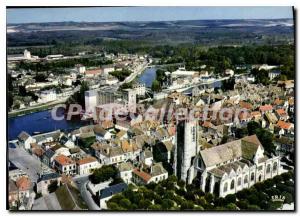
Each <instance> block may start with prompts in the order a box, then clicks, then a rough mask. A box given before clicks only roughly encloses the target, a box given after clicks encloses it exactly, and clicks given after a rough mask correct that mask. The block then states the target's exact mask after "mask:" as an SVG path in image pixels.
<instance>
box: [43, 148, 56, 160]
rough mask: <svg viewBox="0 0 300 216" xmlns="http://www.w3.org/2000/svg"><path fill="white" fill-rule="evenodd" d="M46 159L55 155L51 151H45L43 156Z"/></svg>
mask: <svg viewBox="0 0 300 216" xmlns="http://www.w3.org/2000/svg"><path fill="white" fill-rule="evenodd" d="M44 155H45V156H46V157H47V158H52V157H53V156H54V155H55V152H54V151H53V150H52V149H47V151H46V152H45V154H44Z"/></svg>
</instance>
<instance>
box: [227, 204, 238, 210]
mask: <svg viewBox="0 0 300 216" xmlns="http://www.w3.org/2000/svg"><path fill="white" fill-rule="evenodd" d="M226 209H228V210H237V206H236V205H235V204H234V203H229V204H227V205H226Z"/></svg>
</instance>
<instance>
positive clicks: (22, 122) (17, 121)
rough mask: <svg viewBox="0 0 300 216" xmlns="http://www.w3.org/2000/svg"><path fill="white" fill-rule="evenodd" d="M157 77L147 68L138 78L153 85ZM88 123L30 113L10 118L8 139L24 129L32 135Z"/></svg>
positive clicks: (66, 129)
mask: <svg viewBox="0 0 300 216" xmlns="http://www.w3.org/2000/svg"><path fill="white" fill-rule="evenodd" d="M155 78H156V68H147V69H146V70H145V71H144V73H143V74H141V76H140V77H139V78H138V80H139V81H140V82H142V83H145V85H146V87H151V85H152V82H153V80H154V79H155ZM61 114H62V113H61ZM87 124H89V122H86V121H79V120H77V121H67V120H65V119H63V120H61V121H56V120H54V119H52V117H51V110H46V111H41V112H36V113H30V114H27V115H23V116H17V117H14V118H9V119H8V139H9V140H13V139H16V138H17V136H18V135H19V134H20V133H21V132H22V131H26V132H27V133H29V134H31V135H32V134H33V133H34V132H41V133H45V132H49V131H54V130H58V129H60V130H64V131H68V130H72V129H76V128H78V127H80V126H83V125H87Z"/></svg>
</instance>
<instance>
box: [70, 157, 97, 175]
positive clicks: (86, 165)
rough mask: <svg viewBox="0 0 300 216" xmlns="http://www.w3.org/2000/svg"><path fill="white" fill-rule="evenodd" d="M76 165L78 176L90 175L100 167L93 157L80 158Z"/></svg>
mask: <svg viewBox="0 0 300 216" xmlns="http://www.w3.org/2000/svg"><path fill="white" fill-rule="evenodd" d="M76 164H77V174H79V175H86V174H91V173H92V172H93V170H94V169H97V168H100V167H101V165H100V163H99V162H98V160H97V159H96V158H94V157H86V158H82V159H80V160H78V161H77V162H76Z"/></svg>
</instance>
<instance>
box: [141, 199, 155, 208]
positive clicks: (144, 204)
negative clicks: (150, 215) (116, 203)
mask: <svg viewBox="0 0 300 216" xmlns="http://www.w3.org/2000/svg"><path fill="white" fill-rule="evenodd" d="M138 203H139V204H138V208H139V209H148V208H149V206H150V205H152V203H151V201H150V200H148V199H141V200H140V201H139V202H138Z"/></svg>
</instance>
